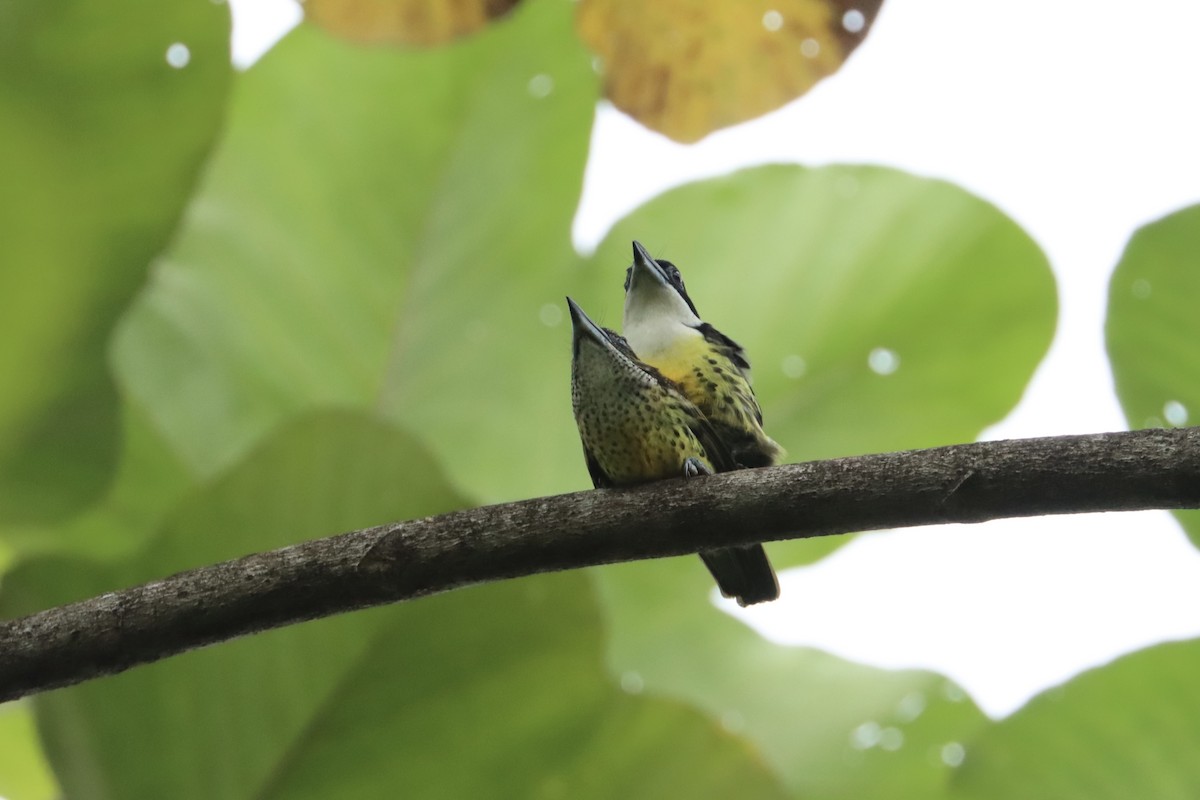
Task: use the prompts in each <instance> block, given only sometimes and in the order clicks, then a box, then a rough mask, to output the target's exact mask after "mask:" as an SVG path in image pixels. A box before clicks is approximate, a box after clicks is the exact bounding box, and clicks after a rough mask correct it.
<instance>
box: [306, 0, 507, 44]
mask: <svg viewBox="0 0 1200 800" xmlns="http://www.w3.org/2000/svg"><path fill="white" fill-rule="evenodd" d="M519 2H520V0H307V2H306V3H305V4H304V13H305V15H306V16H307V17H308V19H310V20H311V21H313V22H314V23H316V24H317V25H320V26H321V27H322V28H325V29H326V30H327V31H329V32H330V33H332V34H334V35H336V36H340V37H342V38H343V39H349V40H351V41H355V42H364V43H377V44H399V45H418V46H430V45H437V44H442V43H444V42H449V41H452V40H454V39H457V38H459V37H462V36H466V35H468V34H471V33H474V32H475V31H478V30H480V29H481V28H483V27H484V26H486V25H487V24H488V23H489V22H491V21H492V20H493V19H496V18H498V17H502V16H504V15H505V14H507V13H508V12H509V11H511V10H512V9H513V7H514V6H516V5H517V3H519Z"/></svg>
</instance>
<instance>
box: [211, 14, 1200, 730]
mask: <svg viewBox="0 0 1200 800" xmlns="http://www.w3.org/2000/svg"><path fill="white" fill-rule="evenodd" d="M232 6H233V10H234V21H235V26H234V60H235V62H237V63H240V64H247V63H249V62H251V61H252V60H253V59H254V58H255V57H256V56H257V54H258V53H260V52H261V51H262V50H264V49H265V48H266V47H268V46H269V44H270V43H271V42H272V41H274V40H275V38H277V37H278V36H279V35H281V34H282V33H283V32H284V31H286V30H287V29H288V28H290V27H291V25H293V24H295V22H296V21H297V20H298V19H299V11H298V7H297V6H296V5H295V4H294V3H293V2H292V1H291V0H236V1H235V2H233V3H232ZM1198 31H1200V3H1196V2H1194V0H1142V2H1140V3H1136V4H1127V3H1095V2H1083V0H1053V2H1046V0H887V2H886V3H885V4H884V6H883V11H882V12H881V14H880V16H879V18H878V19H877V21H876V23H875V27H874V29H873V30H872V32H871V34H870V36H868V38H867V40H866V42H865V43H864V44H863V45H862V46H861V47H860V48H859V50H858V51H857V52H856V53H855V54H854V55H853V56H852V57H851V59H850V60H849V62H848V63H847V64H846V66H845V67H844V68H843V69H842V70H841V72H839V73H838V74H837V75H836V76H834V77H833V78H830V79H828V80H826V81H825V82H823V83H821V84H820V85H818V86H817V87H816V88H815V89H814V90H813V91H812V92H810V93H809V94H808V95H807V96H805V97H804V98H802V99H801V100H799V101H797V102H795V103H792V104H791V105H789V106H788V107H786V108H784V109H782V110H781V111H778V112H776V113H774V114H771V115H769V116H768V117H766V118H763V119H761V120H757V121H755V122H752V123H749V124H746V125H742V126H739V127H738V128H735V129H732V130H729V131H723V132H720V133H717V134H714V135H713V136H710V137H709V138H708V139H706V140H705V141H703V142H701V143H700V144H698V145H692V146H682V145H677V144H674V143H672V142H670V141H668V140H666V139H665V138H663V137H661V136H659V135H657V134H654V133H650V132H648V131H646V130H644V129H643V128H641V127H640V126H639V125H637V124H636V123H634V122H632V121H631V120H629V119H628V118H626V117H624V116H623V115H621V114H619V113H618V112H616V111H613V110H612V109H611V108H607V107H605V108H602V110H601V113H600V115H599V117H598V120H597V124H596V128H595V132H594V134H593V139H592V155H591V161H590V162H589V164H588V170H587V176H586V180H585V184H584V193H583V200H582V202H581V205H580V208H579V213H578V215H577V217H576V221H575V229H574V233H575V240H576V243H577V244H578V246H579V247H580V248H581V249H589V248H591V247H593V246H594V245H595V244H596V243H597V242H598V241H599V240H600V239H601V238H602V237H603V236H604V234H605V232H606V231H607V230H608V228H609V227H610V226H611V225H612V224H613V223H614V222H615V221H616V220H617V219H619V218H620V217H622V216H624V215H625V214H626V213H628V212H629V211H631V210H633V209H634V208H635V207H636V206H638V205H639V204H641V203H642V202H644V201H645V200H648V199H649V198H651V197H653V196H654V195H656V194H659V193H660V192H661V191H663V190H664V189H666V188H668V187H670V186H675V185H678V184H680V183H685V182H687V181H690V180H694V179H696V178H699V177H706V176H711V175H718V174H722V173H725V172H728V171H729V170H731V169H736V168H738V167H742V166H747V165H751V164H761V163H768V162H794V163H802V164H808V165H819V164H826V163H836V162H846V163H872V164H883V165H887V166H892V167H897V168H900V169H903V170H907V171H909V172H913V173H916V174H918V175H927V176H934V177H940V178H944V179H946V180H949V181H952V182H953V183H956V184H958V185H959V186H962V187H964V188H966V189H968V190H969V191H971V192H974V193H975V194H977V195H979V196H981V197H983V198H985V199H987V200H989V201H991V202H992V203H995V204H996V205H997V206H999V207H1000V208H1001V209H1002V210H1003V211H1004V212H1005V213H1007V214H1009V215H1010V216H1011V217H1013V218H1014V219H1015V220H1016V221H1017V222H1018V223H1020V224H1021V225H1022V226H1023V227H1024V228H1025V229H1026V230H1027V231H1028V232H1029V233H1030V234H1032V235H1033V237H1034V238H1035V239H1036V240H1037V241H1038V243H1039V244H1040V245H1041V246H1042V248H1043V249H1044V250H1045V251H1046V253H1047V254H1048V256H1049V257H1050V260H1051V262H1052V264H1053V267H1054V271H1055V274H1056V276H1057V278H1058V283H1059V292H1060V317H1059V325H1058V332H1057V337H1056V339H1055V342H1054V345H1053V347H1052V349H1051V352H1050V355H1049V357H1048V358H1047V360H1046V361H1045V362H1044V363H1043V364H1042V365H1041V367H1040V368H1039V369H1038V372H1037V374H1036V376H1035V378H1034V381H1033V383H1032V384H1031V386H1030V388H1029V390H1028V391H1027V393H1026V396H1025V398H1024V399H1023V400H1022V402H1021V404H1020V405H1019V406H1018V407H1017V409H1016V410H1015V411H1014V412H1013V413H1012V414H1011V415H1010V416H1009V417H1008V419H1006V420H1004V422H1002V423H1001V424H1000V425H998V426H995V427H994V428H992V429H990V430H989V431H987V432H986V433H985V436H984V438H1009V437H1023V436H1042V435H1053V434H1063V433H1085V432H1096V431H1107V430H1118V429H1123V428H1125V427H1126V425H1125V422H1124V417H1123V416H1122V415H1121V412H1120V409H1119V407H1118V405H1117V401H1116V398H1115V396H1114V394H1113V390H1112V379H1111V375H1110V373H1109V368H1108V362H1107V358H1106V355H1105V352H1104V342H1103V321H1104V314H1105V308H1106V296H1107V290H1108V279H1109V275H1110V273H1111V271H1112V268H1113V266H1114V265H1115V263H1116V260H1117V259H1118V257H1119V256H1120V252H1121V249H1122V247H1123V246H1124V244H1125V242H1126V241H1127V240H1128V239H1129V236H1130V234H1131V233H1132V232H1133V231H1134V229H1135V228H1137V227H1138V226H1140V225H1141V224H1143V223H1145V222H1148V221H1150V220H1153V219H1155V218H1157V217H1159V216H1162V215H1163V214H1165V213H1167V212H1169V211H1172V210H1175V209H1178V208H1180V207H1183V206H1185V205H1189V204H1191V203H1194V202H1197V201H1200V154H1198V149H1200V47H1197V45H1196V44H1195V40H1196V35H1197V32H1198ZM730 333H731V334H732V335H734V336H736V335H737V332H736V331H730ZM750 355H751V357H752V358H753V355H754V354H753V353H751V354H750ZM899 355H900V358H901V366H900V368H901V369H903V368H904V367H903V356H904V354H903V353H900V354H899ZM764 367H766V368H769V365H761V366H759V368H760V369H762V368H764ZM1197 412H1200V410H1193V416H1195V415H1196V413H1197ZM1195 421H1196V420H1193V422H1195ZM769 422H770V420H768V427H769ZM782 584H783V597H782V598H781V599H780V600H779V601H778V602H776V603H771V604H768V605H765V606H759V607H757V608H754V609H750V610H745V611H743V610H739V609H736V608H731V611H732V613H735V614H736V615H737V616H739V617H740V618H742V619H744V620H746V621H747V622H748V623H749V624H751V625H753V626H754V627H755V628H757V629H758V630H759V631H761V632H762V633H763V634H764V635H766V636H768V637H770V638H772V639H775V640H777V641H780V642H787V643H792V644H803V645H812V646H815V647H820V648H822V649H824V650H828V651H830V652H833V653H836V654H838V655H842V656H845V657H847V658H851V659H854V660H856V661H861V662H864V663H868V664H875V665H879V666H883V667H890V668H898V667H927V668H930V669H934V670H937V671H939V672H942V673H944V674H946V675H948V676H950V677H952V678H954V679H955V680H957V681H959V682H960V683H961V684H962V685H963V686H964V687H965V688H966V689H967V690H968V691H969V692H970V693H971V695H972V696H973V697H974V698H975V699H976V701H977V702H979V704H980V705H981V706H982V707H983V708H984V710H985V711H987V712H988V713H990V714H992V715H993V716H1003V715H1006V714H1008V713H1011V712H1012V711H1014V710H1015V709H1016V708H1018V707H1019V706H1020V705H1022V704H1023V703H1024V702H1025V701H1026V700H1027V699H1028V698H1029V697H1031V696H1032V695H1033V694H1035V693H1037V692H1039V691H1041V690H1042V689H1044V688H1046V687H1048V686H1051V685H1054V684H1056V683H1059V682H1061V681H1063V680H1065V679H1067V678H1069V677H1070V676H1072V675H1074V674H1076V673H1078V672H1079V671H1081V670H1083V669H1086V668H1088V667H1090V666H1093V665H1096V664H1100V663H1103V662H1105V661H1108V660H1110V659H1112V658H1113V657H1115V656H1117V655H1119V654H1121V653H1124V652H1128V651H1130V650H1134V649H1138V648H1141V647H1144V646H1146V645H1149V644H1152V643H1154V642H1157V641H1161V640H1163V639H1170V638H1184V637H1192V636H1197V635H1200V554H1198V553H1197V551H1196V550H1195V549H1194V548H1193V547H1192V546H1191V544H1189V543H1188V542H1187V540H1186V539H1185V537H1184V536H1183V534H1182V532H1181V531H1180V529H1179V527H1178V526H1177V525H1176V524H1175V523H1174V521H1173V520H1172V519H1171V517H1170V516H1169V515H1168V514H1166V513H1165V512H1148V513H1136V514H1107V515H1085V516H1073V517H1057V518H1052V517H1046V518H1039V519H1032V520H1005V521H997V522H991V523H986V524H983V525H975V526H943V527H938V528H924V529H915V530H905V531H896V532H886V533H877V534H869V535H865V536H862V537H859V538H858V539H857V540H855V541H853V542H851V543H850V544H849V545H847V546H846V547H844V548H842V549H841V550H840V551H838V552H837V553H835V554H834V555H832V556H831V557H829V558H827V559H825V560H824V561H823V562H821V563H819V564H817V565H815V566H812V567H806V568H800V569H795V570H789V571H788V572H787V573H786V574H784V575H783V576H782ZM731 605H732V604H731Z"/></svg>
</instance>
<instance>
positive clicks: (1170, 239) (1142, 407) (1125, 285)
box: [1105, 205, 1200, 544]
mask: <svg viewBox="0 0 1200 800" xmlns="http://www.w3.org/2000/svg"><path fill="white" fill-rule="evenodd" d="M1197 298H1200V205H1196V206H1191V207H1189V208H1185V209H1183V210H1182V211H1177V212H1175V213H1174V214H1171V215H1169V216H1167V217H1164V218H1163V219H1160V220H1158V221H1156V222H1152V223H1150V224H1149V225H1146V226H1144V227H1142V228H1141V229H1139V230H1138V231H1137V232H1136V233H1135V234H1134V235H1133V238H1132V239H1130V240H1129V244H1128V246H1127V247H1126V248H1125V253H1124V254H1123V255H1122V256H1121V261H1120V263H1119V264H1118V265H1117V269H1116V271H1115V272H1114V273H1113V276H1112V282H1111V284H1110V285H1109V293H1108V323H1107V326H1106V328H1105V333H1106V336H1107V339H1108V355H1109V358H1110V359H1111V361H1112V369H1113V377H1114V379H1115V381H1116V386H1117V396H1118V397H1119V398H1120V400H1121V405H1122V406H1123V407H1124V409H1125V418H1126V419H1128V420H1129V424H1130V426H1131V427H1133V428H1161V427H1171V426H1174V427H1179V426H1182V425H1195V424H1197V423H1198V422H1200V347H1198V346H1197V343H1200V314H1198V313H1197ZM1175 515H1176V516H1177V517H1178V518H1179V520H1180V522H1182V523H1183V527H1184V529H1186V530H1187V532H1188V535H1190V536H1191V538H1192V541H1193V542H1195V543H1197V544H1200V512H1198V511H1177V512H1175Z"/></svg>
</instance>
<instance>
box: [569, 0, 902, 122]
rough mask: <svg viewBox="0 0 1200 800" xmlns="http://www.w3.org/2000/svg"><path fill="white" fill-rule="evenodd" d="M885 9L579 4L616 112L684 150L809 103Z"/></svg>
mask: <svg viewBox="0 0 1200 800" xmlns="http://www.w3.org/2000/svg"><path fill="white" fill-rule="evenodd" d="M882 4H883V0H861V1H860V2H856V1H855V0H747V1H743V0H736V1H734V0H579V5H578V8H577V10H576V16H575V25H576V28H577V29H578V31H579V35H580V37H581V38H582V39H583V41H584V42H585V43H586V44H587V45H588V46H589V47H590V48H591V49H592V50H593V52H595V53H596V54H597V55H598V56H599V57H600V59H601V67H602V69H603V72H604V76H605V94H606V95H607V96H608V99H609V100H611V101H612V103H613V105H615V106H616V107H617V108H619V109H621V110H622V111H625V112H626V113H627V114H629V115H631V116H632V117H634V118H635V119H637V120H639V121H640V122H642V124H644V125H646V126H647V127H649V128H652V129H653V130H656V131H659V132H660V133H663V134H666V135H667V136H669V137H671V138H672V139H675V140H676V141H680V142H694V141H697V140H698V139H701V138H703V137H704V136H706V135H707V134H709V133H711V132H713V131H715V130H717V129H718V128H724V127H727V126H729V125H735V124H737V123H739V122H744V121H745V120H748V119H753V118H754V117H757V116H759V115H761V114H765V113H766V112H768V111H772V110H774V109H776V108H779V107H780V106H782V105H783V104H785V103H787V102H789V101H790V100H793V99H795V98H797V97H799V96H800V95H802V94H804V93H805V92H806V91H808V89H809V88H810V87H811V86H812V85H813V84H815V83H816V82H817V81H818V80H820V79H821V78H823V77H825V76H826V75H829V74H831V73H832V72H834V71H836V70H837V68H838V67H840V66H841V65H842V62H843V61H845V60H846V57H847V56H848V55H849V54H850V52H851V51H852V50H853V49H854V48H855V47H856V46H857V45H858V43H859V42H861V41H862V39H863V37H865V36H866V34H867V31H868V30H869V29H870V27H871V22H872V21H873V20H874V19H875V15H876V13H877V12H878V11H879V7H880V6H881V5H882Z"/></svg>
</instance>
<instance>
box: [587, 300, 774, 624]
mask: <svg viewBox="0 0 1200 800" xmlns="http://www.w3.org/2000/svg"><path fill="white" fill-rule="evenodd" d="M567 306H568V308H569V309H570V314H571V327H572V346H571V407H572V410H573V411H574V414H575V424H576V426H577V427H578V428H579V438H580V441H581V442H582V444H583V455H584V461H585V463H586V465H587V470H588V474H589V475H590V476H591V479H592V485H593V486H594V487H595V488H597V489H601V488H617V487H625V486H636V485H638V484H643V483H649V482H651V481H656V480H662V479H666V478H676V477H685V478H692V477H696V476H699V475H711V474H713V473H714V472H727V471H729V470H731V469H735V468H736V466H737V465H736V463H735V462H734V460H733V457H732V456H731V454H730V452H729V449H728V448H727V447H726V446H725V445H724V444H723V443H722V441H721V439H720V437H719V436H718V435H717V433H716V431H715V430H713V427H712V425H711V424H709V421H708V420H707V419H706V418H705V416H704V414H703V413H701V411H700V410H699V409H698V408H697V407H696V406H695V404H694V403H692V402H691V401H689V400H688V399H687V398H686V397H685V396H684V395H683V392H682V391H681V390H680V388H679V386H678V385H677V384H675V383H674V382H672V381H671V380H669V379H668V378H666V377H665V376H664V375H663V374H662V373H661V372H659V371H658V370H656V369H655V368H654V367H651V366H649V365H647V364H646V363H644V362H642V361H641V360H639V359H638V357H637V355H636V353H635V352H634V350H633V349H632V348H630V346H629V343H628V342H627V341H626V340H625V338H624V337H622V336H621V335H620V334H618V333H617V332H616V331H613V330H610V329H608V328H603V327H601V326H599V325H597V324H596V323H594V322H593V321H592V320H591V319H590V318H589V317H588V315H587V314H586V313H584V311H583V309H581V308H580V307H579V305H578V304H576V303H575V301H574V300H572V299H571V298H570V297H568V298H567ZM700 558H701V559H702V560H703V561H704V564H705V566H707V567H708V570H709V572H711V573H712V575H713V578H715V579H716V582H717V587H718V588H719V589H720V590H721V593H722V594H723V595H725V596H726V597H732V598H734V599H735V600H737V602H738V604H739V605H742V606H748V605H752V604H754V603H761V602H764V601H767V600H774V599H776V598H777V597H778V596H779V582H778V580H777V579H776V577H775V572H774V571H773V570H772V569H771V565H770V562H768V561H767V556H766V553H765V551H763V548H762V545H759V544H755V545H750V546H737V547H728V548H717V549H711V550H702V551H701V552H700Z"/></svg>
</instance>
